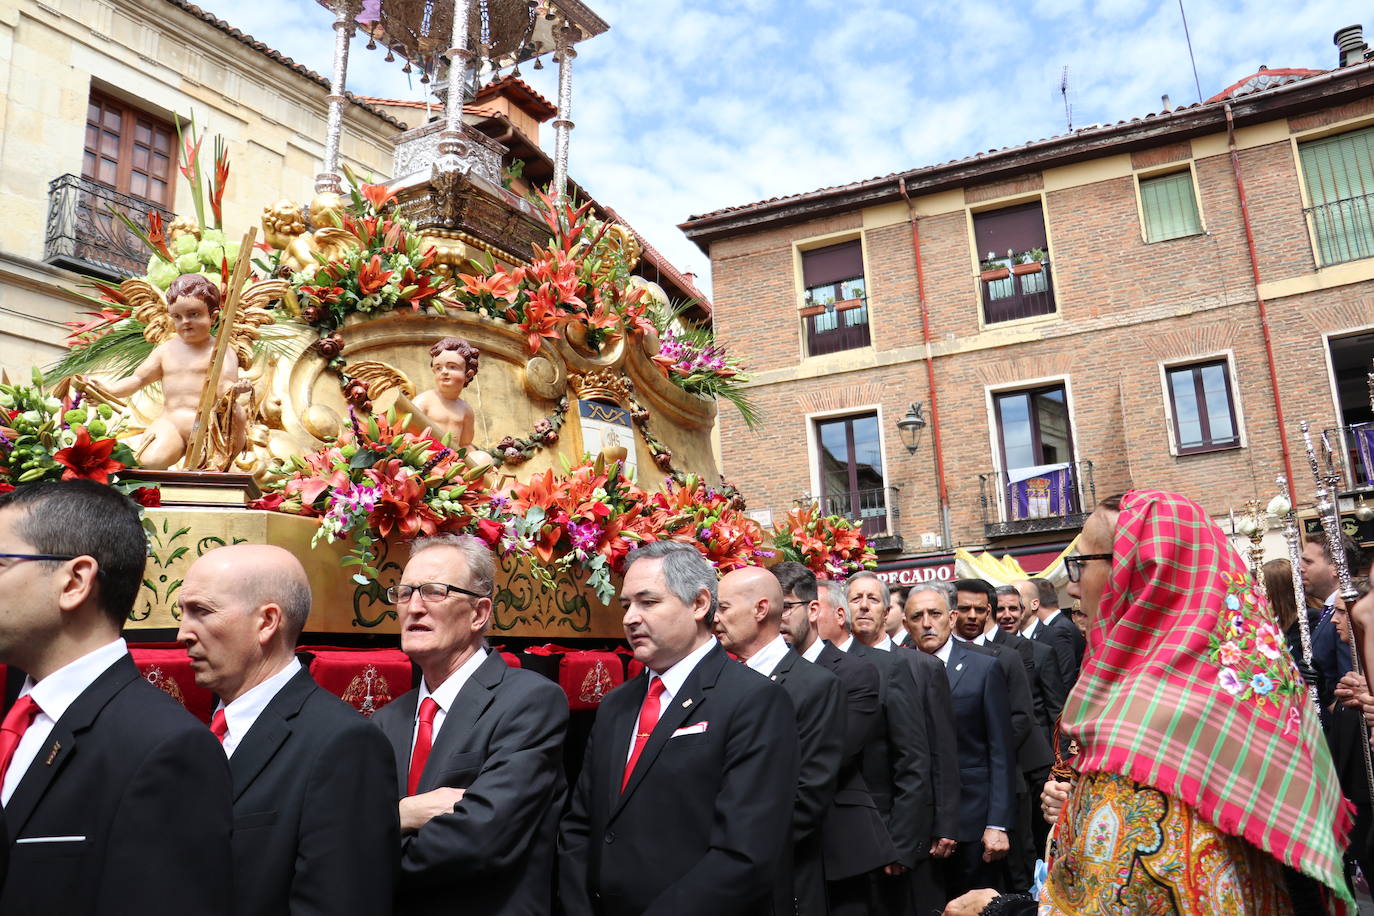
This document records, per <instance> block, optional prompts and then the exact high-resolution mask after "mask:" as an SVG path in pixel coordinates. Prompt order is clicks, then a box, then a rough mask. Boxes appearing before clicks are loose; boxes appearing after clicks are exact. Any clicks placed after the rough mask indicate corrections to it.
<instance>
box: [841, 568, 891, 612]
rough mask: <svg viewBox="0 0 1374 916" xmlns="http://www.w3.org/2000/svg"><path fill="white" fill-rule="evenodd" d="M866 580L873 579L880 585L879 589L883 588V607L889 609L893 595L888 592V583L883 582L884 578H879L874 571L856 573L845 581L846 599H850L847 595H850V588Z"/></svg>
mask: <svg viewBox="0 0 1374 916" xmlns="http://www.w3.org/2000/svg"><path fill="white" fill-rule="evenodd" d="M864 579H872V580H873V581H874V582H877V583H878V587H879V588H881V589H882V591H883V607H887V605H888V604H889V603H891V600H892V596H891V594H890V593H889V592H888V590H887V583H886V582H884V581H883V580H882V577H881V576H879V575H878V574H877V573H875V572H872V571H870V570H864V571H863V572H856V573H855V574H854V575H852V576H850V577H849V578H848V579H845V580H844V587H845V591H846V595H845V597H846V598H847V597H849V596H848V594H847V593H848V590H849V586H851V585H853V584H854V583H855V582H860V581H862V580H864Z"/></svg>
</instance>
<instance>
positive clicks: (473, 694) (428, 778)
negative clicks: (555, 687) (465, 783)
mask: <svg viewBox="0 0 1374 916" xmlns="http://www.w3.org/2000/svg"><path fill="white" fill-rule="evenodd" d="M505 674H506V663H505V662H504V661H503V660H502V659H501V656H500V654H499V653H497V652H490V651H489V652H488V653H487V658H486V661H484V662H482V664H480V665H478V666H477V670H476V671H474V672H473V673H472V677H470V678H468V682H467V683H466V684H464V685H463V688H462V689H461V690H459V691H458V696H456V697H455V698H454V700H453V708H452V709H450V710H449V711H448V712H446V713H444V726H443V728H441V729H439V738H438V740H436V741H435V742H434V746H433V747H432V748H431V749H430V752H429V759H428V760H426V761H425V769H424V772H422V773H421V774H420V785H419V788H418V789H417V790H416V791H417V792H428V791H429V790H431V789H436V788H438V786H439V775H440V774H441V773H443V771H444V761H445V760H447V759H448V758H449V757H451V756H452V755H453V753H454V751H456V750H457V749H458V748H460V747H463V742H464V741H465V740H466V739H467V738H468V736H469V735H471V734H472V732H473V729H474V728H475V727H476V725H477V720H478V719H479V718H481V716H482V713H483V712H485V711H486V709H487V707H488V706H490V705H491V701H492V700H493V699H494V698H495V689H496V686H497V685H498V684H500V683H501V679H502V678H503V677H505ZM408 760H409V758H407V761H408Z"/></svg>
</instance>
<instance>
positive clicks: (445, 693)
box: [410, 646, 487, 750]
mask: <svg viewBox="0 0 1374 916" xmlns="http://www.w3.org/2000/svg"><path fill="white" fill-rule="evenodd" d="M486 660H487V650H486V649H484V648H482V647H481V646H478V647H477V651H476V652H474V653H472V657H471V658H469V659H468V660H467V661H465V662H463V664H462V665H460V666H459V668H458V670H457V671H455V672H453V673H452V674H450V675H449V676H448V679H447V680H445V681H444V682H443V683H442V684H440V685H439V686H438V687H436V688H435V689H434V692H433V693H430V692H429V685H428V684H426V683H425V679H424V678H423V677H422V678H420V695H419V696H418V697H416V699H415V725H414V726H413V727H412V728H411V731H410V747H411V749H412V750H414V748H415V736H416V735H418V734H419V730H420V705H421V704H422V703H424V701H425V700H426V699H432V700H433V701H434V702H435V703H438V704H439V708H438V710H436V711H435V713H434V725H433V726H432V728H431V729H430V733H429V746H430V747H431V748H433V747H434V745H435V744H437V743H438V741H439V729H441V728H443V727H444V719H445V718H447V717H448V711H449V709H451V708H452V707H453V702H454V701H455V700H457V699H458V691H460V690H462V689H463V685H464V684H466V683H467V682H468V678H470V677H472V675H473V672H475V671H476V670H477V669H478V668H480V667H482V662H484V661H486Z"/></svg>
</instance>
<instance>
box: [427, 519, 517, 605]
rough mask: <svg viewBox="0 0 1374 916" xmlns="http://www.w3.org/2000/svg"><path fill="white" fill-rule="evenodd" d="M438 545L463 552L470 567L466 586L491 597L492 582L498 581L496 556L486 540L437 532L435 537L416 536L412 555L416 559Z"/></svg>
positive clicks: (483, 595)
mask: <svg viewBox="0 0 1374 916" xmlns="http://www.w3.org/2000/svg"><path fill="white" fill-rule="evenodd" d="M436 547H451V548H453V549H454V550H456V551H458V552H459V553H461V554H462V555H463V559H464V560H465V561H466V562H467V567H468V581H467V585H466V586H464V587H465V588H469V589H471V590H472V591H474V592H477V593H478V594H479V595H481V596H482V597H484V598H490V597H491V588H492V584H493V583H494V582H495V581H496V557H495V556H494V555H493V554H492V552H491V548H490V547H488V546H487V542H486V541H484V540H482V539H481V538H477V537H473V536H472V535H470V534H436V535H434V536H433V537H427V538H416V539H415V541H414V542H413V543H412V544H411V545H410V556H411V558H412V559H414V558H415V556H417V555H418V554H420V553H422V552H424V551H426V550H433V549H434V548H436Z"/></svg>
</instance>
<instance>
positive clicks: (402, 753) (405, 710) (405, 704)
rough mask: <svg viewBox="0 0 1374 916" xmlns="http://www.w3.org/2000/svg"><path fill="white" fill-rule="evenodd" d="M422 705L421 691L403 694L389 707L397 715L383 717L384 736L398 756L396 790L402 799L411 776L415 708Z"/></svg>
mask: <svg viewBox="0 0 1374 916" xmlns="http://www.w3.org/2000/svg"><path fill="white" fill-rule="evenodd" d="M419 703H420V691H419V690H411V691H409V692H407V693H403V694H401V695H400V696H399V697H397V698H396V699H394V700H392V701H391V703H390V704H389V705H388V708H390V707H391V706H395V707H396V714H394V715H390V716H383V717H381V723H380V724H381V726H382V734H384V735H386V740H388V741H390V742H391V751H392V753H393V754H395V755H396V788H397V791H398V792H399V793H400V796H399V797H401V798H404V797H405V794H406V779H407V777H408V776H409V775H410V742H411V741H412V740H414V737H415V707H416V706H417V705H419Z"/></svg>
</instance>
